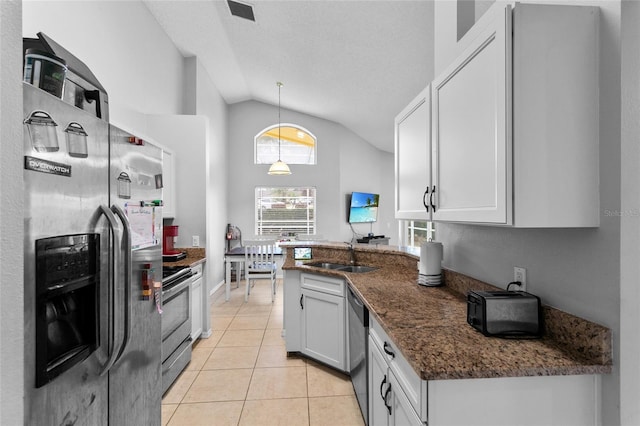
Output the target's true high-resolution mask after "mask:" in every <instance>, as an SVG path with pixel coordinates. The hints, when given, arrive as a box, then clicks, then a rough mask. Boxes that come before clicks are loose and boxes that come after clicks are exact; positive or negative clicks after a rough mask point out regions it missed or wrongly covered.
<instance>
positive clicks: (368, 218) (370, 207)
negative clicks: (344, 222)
mask: <svg viewBox="0 0 640 426" xmlns="http://www.w3.org/2000/svg"><path fill="white" fill-rule="evenodd" d="M379 200H380V195H379V194H371V193H368V192H352V193H351V202H350V206H349V219H348V221H349V223H371V222H375V221H377V220H378V201H379Z"/></svg>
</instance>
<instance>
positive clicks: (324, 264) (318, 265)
mask: <svg viewBox="0 0 640 426" xmlns="http://www.w3.org/2000/svg"><path fill="white" fill-rule="evenodd" d="M306 266H315V267H316V268H322V269H340V268H345V267H347V266H348V265H343V264H342V263H329V262H317V263H307V264H306Z"/></svg>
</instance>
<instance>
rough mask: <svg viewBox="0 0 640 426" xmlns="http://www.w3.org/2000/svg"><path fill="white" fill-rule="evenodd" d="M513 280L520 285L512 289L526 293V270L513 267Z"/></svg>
mask: <svg viewBox="0 0 640 426" xmlns="http://www.w3.org/2000/svg"><path fill="white" fill-rule="evenodd" d="M513 280H514V281H520V285H519V286H516V285H514V286H513V287H517V290H520V291H527V270H526V269H525V268H521V267H519V266H514V267H513Z"/></svg>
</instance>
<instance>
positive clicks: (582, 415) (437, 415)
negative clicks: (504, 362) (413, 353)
mask: <svg viewBox="0 0 640 426" xmlns="http://www.w3.org/2000/svg"><path fill="white" fill-rule="evenodd" d="M369 320H370V321H369V322H370V325H369V352H368V369H369V371H368V374H369V426H379V425H382V426H392V425H395V426H399V425H412V426H413V425H421V424H428V425H429V426H445V425H446V426H449V425H451V426H453V425H477V426H489V425H492V426H495V425H515V424H518V425H526V426H534V425H556V426H567V425H576V426H578V425H580V426H587V425H592V426H595V425H598V424H601V423H602V421H601V419H600V405H601V401H600V395H599V392H598V390H599V389H600V376H597V375H575V376H574V375H570V376H532V377H495V378H477V379H451V380H429V381H427V380H422V379H420V378H419V376H418V375H417V374H416V373H415V371H414V370H413V368H412V367H411V366H410V365H409V364H408V363H407V361H406V359H405V358H404V357H403V356H402V354H401V353H400V352H399V350H398V348H397V347H396V346H395V344H394V342H393V341H391V340H390V339H389V336H388V335H387V334H386V333H385V331H384V330H383V329H382V328H381V326H380V324H378V322H377V321H376V320H375V318H372V317H370V318H369ZM479 356H481V355H479Z"/></svg>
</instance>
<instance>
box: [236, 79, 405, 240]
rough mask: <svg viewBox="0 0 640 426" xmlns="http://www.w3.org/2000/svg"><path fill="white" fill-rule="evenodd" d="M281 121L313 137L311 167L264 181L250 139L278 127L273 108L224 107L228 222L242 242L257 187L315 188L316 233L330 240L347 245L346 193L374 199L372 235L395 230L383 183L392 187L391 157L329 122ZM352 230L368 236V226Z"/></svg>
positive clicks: (288, 115) (249, 230)
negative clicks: (365, 194)
mask: <svg viewBox="0 0 640 426" xmlns="http://www.w3.org/2000/svg"><path fill="white" fill-rule="evenodd" d="M274 86H275V85H274ZM285 88H286V86H285ZM274 95H275V90H274ZM285 96H286V94H285V93H283V97H285ZM281 115H282V123H283V124H284V123H293V124H297V125H299V126H302V127H304V128H305V129H307V130H309V131H310V132H311V133H312V134H313V135H315V136H316V138H317V140H318V142H317V165H315V166H303V165H291V171H292V174H291V175H290V176H269V175H268V174H267V171H268V169H269V165H266V164H265V165H255V164H253V162H254V148H253V145H254V137H255V135H257V134H258V133H259V132H261V131H262V130H264V129H265V128H266V127H268V126H270V125H273V124H277V123H278V107H277V106H272V105H268V104H264V103H261V102H256V101H246V102H241V103H238V104H234V105H231V106H230V110H229V165H230V167H229V178H228V179H229V185H228V187H229V196H228V199H229V220H230V222H231V223H232V224H234V225H236V226H239V227H240V229H241V230H242V235H243V238H245V239H247V238H250V236H251V235H253V234H254V233H255V226H254V223H255V215H254V209H253V206H254V197H255V192H254V190H255V187H257V186H315V187H316V197H317V210H318V211H317V216H316V221H317V223H316V225H317V232H318V233H319V234H322V235H324V237H325V238H327V239H330V240H334V241H348V240H350V239H351V230H350V229H349V224H348V223H347V220H346V217H347V213H346V208H347V207H346V205H345V194H347V193H350V192H352V191H363V192H375V193H379V194H380V200H381V201H380V205H381V207H380V210H381V211H380V213H379V221H378V222H377V223H375V224H373V232H374V233H375V234H381V233H387V229H388V228H391V229H395V228H394V226H395V220H394V219H393V214H394V213H393V190H392V189H391V190H390V189H389V185H388V184H387V181H388V180H391V181H393V156H392V155H391V154H389V153H386V152H383V151H380V150H378V149H377V148H374V147H373V146H372V145H371V144H369V143H368V142H366V141H364V140H363V139H361V138H360V137H358V136H357V135H355V134H354V133H353V132H351V131H349V130H348V129H346V128H345V127H343V126H341V125H339V124H336V123H334V122H331V121H327V120H323V119H319V118H317V117H312V116H309V115H306V114H301V113H298V112H295V111H290V110H286V109H284V108H283V109H282V114H281ZM390 123H392V121H390ZM389 191H390V192H389ZM389 224H390V225H389ZM354 226H355V228H356V232H358V233H364V234H367V233H368V232H369V230H370V228H369V225H354Z"/></svg>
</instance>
